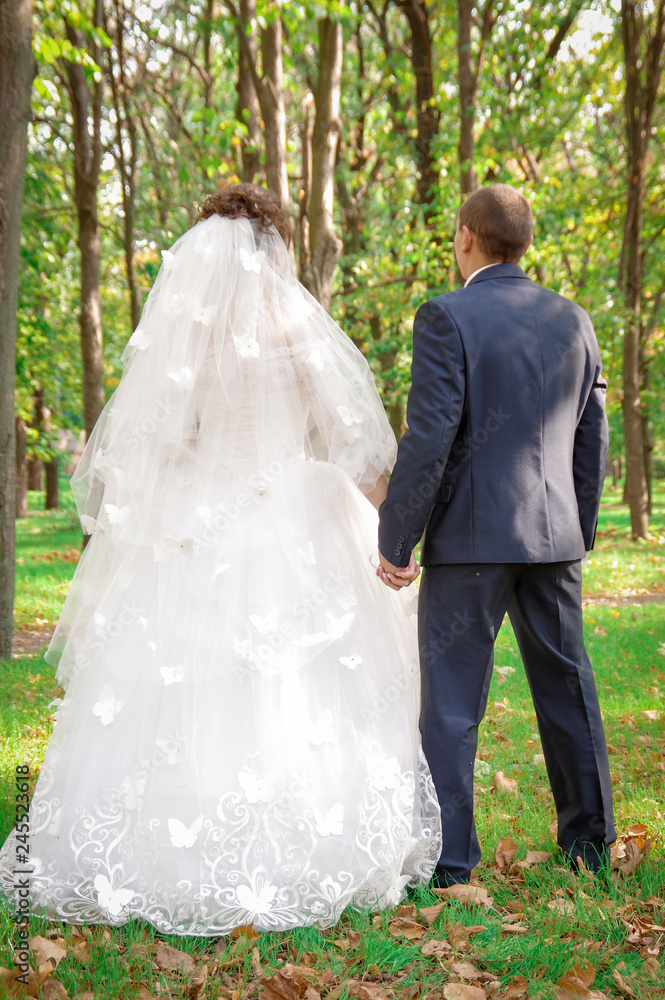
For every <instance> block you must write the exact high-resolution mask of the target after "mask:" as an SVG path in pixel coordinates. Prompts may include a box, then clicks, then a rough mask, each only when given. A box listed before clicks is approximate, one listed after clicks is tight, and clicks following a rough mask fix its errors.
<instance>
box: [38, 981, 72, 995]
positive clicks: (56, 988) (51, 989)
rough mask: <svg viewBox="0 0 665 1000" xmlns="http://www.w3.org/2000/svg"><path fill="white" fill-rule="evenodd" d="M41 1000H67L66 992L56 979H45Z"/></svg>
mask: <svg viewBox="0 0 665 1000" xmlns="http://www.w3.org/2000/svg"><path fill="white" fill-rule="evenodd" d="M40 997H41V1000H67V990H66V989H65V987H64V986H63V985H62V983H59V982H58V980H57V979H50V978H49V979H47V980H46V982H45V983H44V985H43V986H42V988H41V992H40Z"/></svg>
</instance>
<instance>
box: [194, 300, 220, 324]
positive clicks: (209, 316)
mask: <svg viewBox="0 0 665 1000" xmlns="http://www.w3.org/2000/svg"><path fill="white" fill-rule="evenodd" d="M216 314H217V305H216V304H213V305H211V306H194V309H193V310H192V319H193V320H194V322H195V323H201V324H202V325H203V326H210V324H211V323H212V321H213V319H214V318H215V316H216Z"/></svg>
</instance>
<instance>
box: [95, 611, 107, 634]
mask: <svg viewBox="0 0 665 1000" xmlns="http://www.w3.org/2000/svg"><path fill="white" fill-rule="evenodd" d="M92 621H93V623H94V626H95V634H96V635H104V633H105V632H106V627H107V625H108V622H107V620H106V617H105V616H104V615H103V614H102V613H101V611H95V613H94V615H93V616H92Z"/></svg>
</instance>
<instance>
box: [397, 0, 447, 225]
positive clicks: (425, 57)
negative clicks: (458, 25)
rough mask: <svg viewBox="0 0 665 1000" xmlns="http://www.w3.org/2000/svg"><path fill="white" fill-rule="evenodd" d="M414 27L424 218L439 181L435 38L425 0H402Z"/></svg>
mask: <svg viewBox="0 0 665 1000" xmlns="http://www.w3.org/2000/svg"><path fill="white" fill-rule="evenodd" d="M398 6H399V7H400V8H401V9H402V10H403V11H404V14H405V15H406V19H407V21H408V22H409V28H410V30H411V65H412V67H413V75H414V78H415V83H416V121H417V123H418V134H417V137H416V163H417V165H418V201H419V202H420V203H421V205H424V206H425V221H426V222H428V223H429V221H430V219H431V215H432V209H431V205H432V201H433V199H434V194H435V186H436V183H437V180H438V167H437V164H436V161H435V157H434V148H433V145H434V140H435V138H436V135H437V133H438V131H439V112H438V110H437V107H436V100H435V90H434V71H433V69H432V37H431V33H430V23H429V12H428V8H427V3H426V2H425V0H400V2H399V3H398Z"/></svg>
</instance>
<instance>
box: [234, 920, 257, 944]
mask: <svg viewBox="0 0 665 1000" xmlns="http://www.w3.org/2000/svg"><path fill="white" fill-rule="evenodd" d="M229 937H232V938H239V937H246V938H249V940H250V941H256V940H258V937H259V932H258V931H255V930H254V924H241V925H240V926H239V927H234V928H233V930H232V931H231V933H230V934H229Z"/></svg>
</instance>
